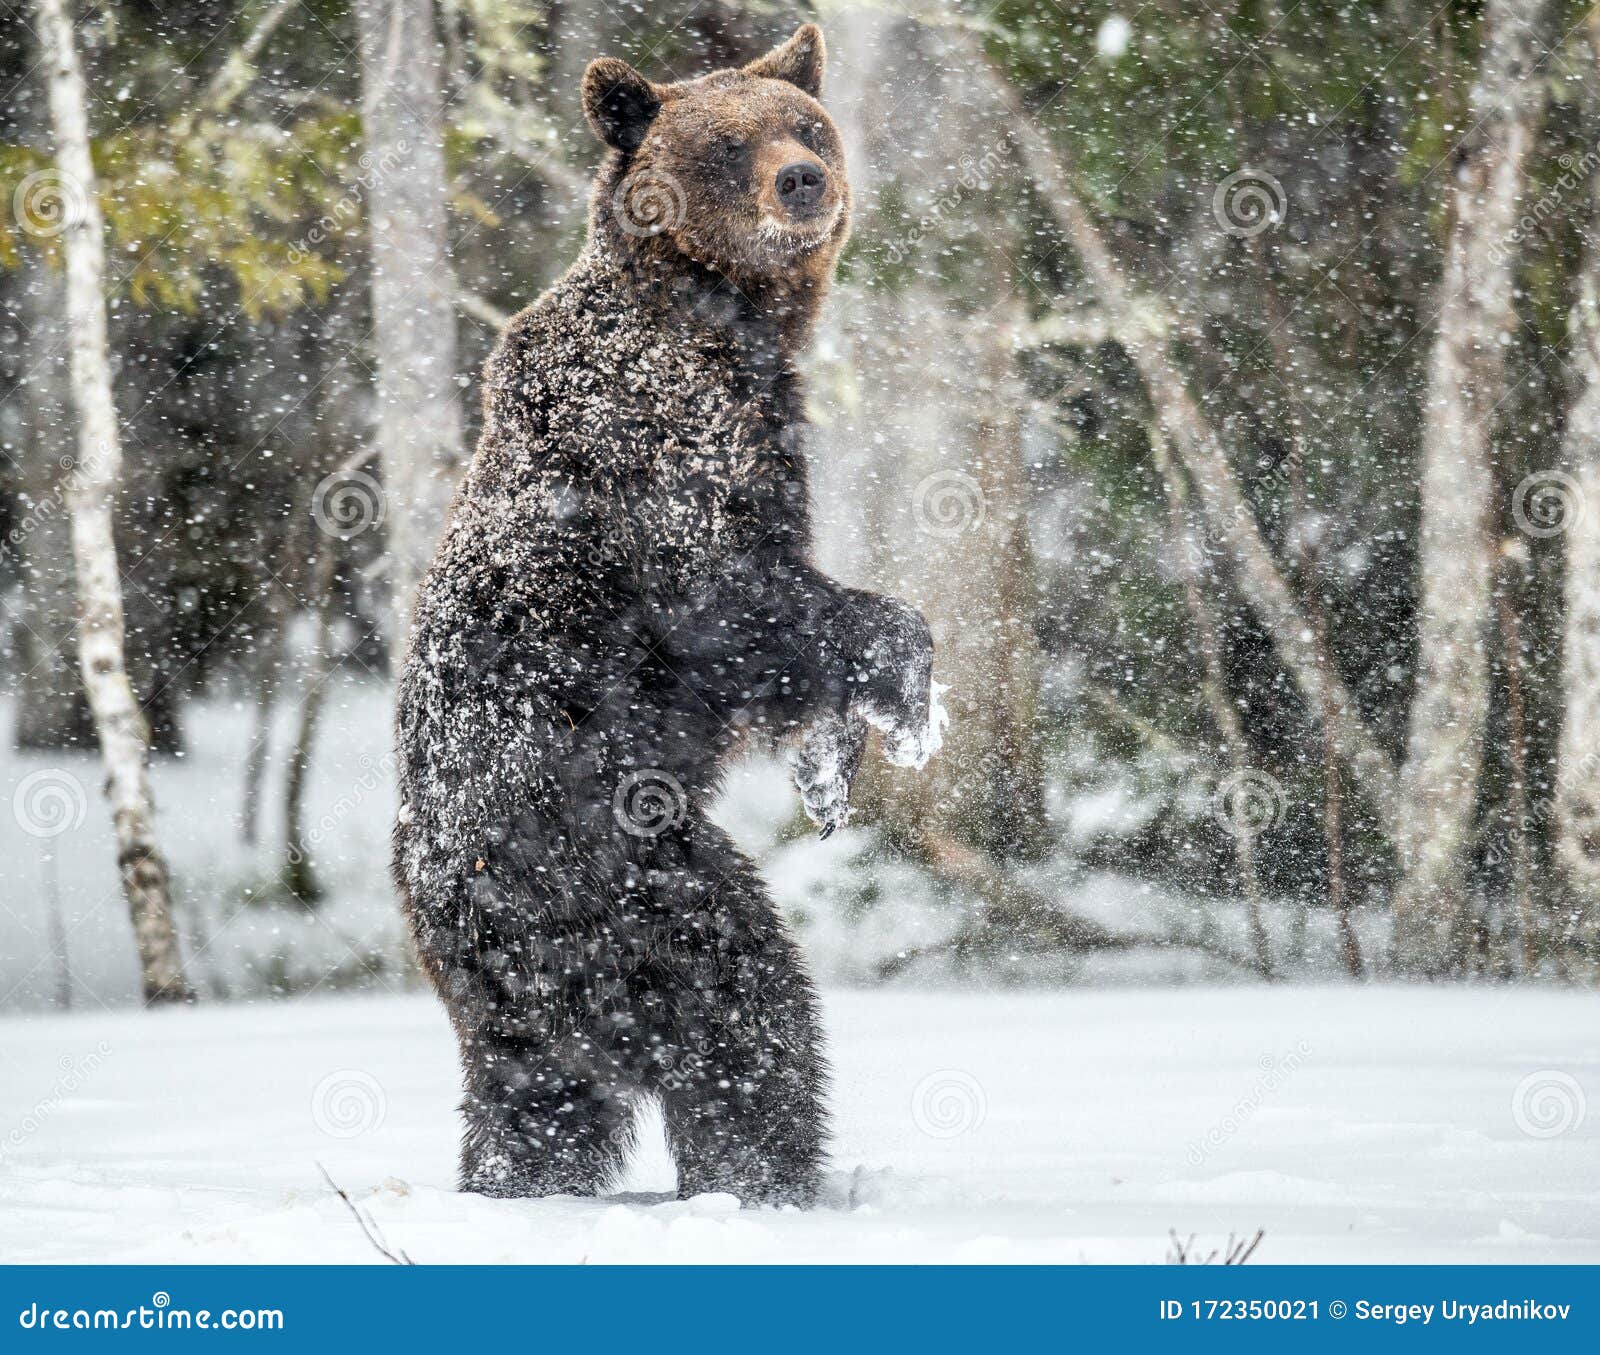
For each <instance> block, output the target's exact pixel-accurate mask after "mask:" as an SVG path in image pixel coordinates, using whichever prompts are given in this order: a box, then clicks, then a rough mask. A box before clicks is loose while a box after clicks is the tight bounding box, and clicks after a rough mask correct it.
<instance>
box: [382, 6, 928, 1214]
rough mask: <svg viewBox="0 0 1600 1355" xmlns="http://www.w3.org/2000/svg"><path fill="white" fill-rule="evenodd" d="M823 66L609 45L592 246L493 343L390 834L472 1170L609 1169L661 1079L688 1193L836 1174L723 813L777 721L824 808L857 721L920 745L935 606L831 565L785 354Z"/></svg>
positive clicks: (828, 821) (780, 1189)
mask: <svg viewBox="0 0 1600 1355" xmlns="http://www.w3.org/2000/svg"><path fill="white" fill-rule="evenodd" d="M821 69H822V38H821V34H820V33H819V32H818V31H817V30H816V29H815V28H812V27H810V26H807V27H806V28H802V29H801V30H800V31H799V32H798V33H797V34H796V35H795V37H794V38H792V39H791V40H790V42H789V43H787V44H785V45H784V46H783V47H781V48H778V49H777V50H776V51H775V52H773V53H771V54H770V55H769V56H768V57H766V58H763V60H762V61H761V62H758V63H755V64H754V65H753V66H751V67H747V68H745V70H743V71H722V72H717V73H715V74H712V75H709V76H706V77H704V78H702V79H699V80H692V81H686V82H682V83H679V84H674V85H654V84H651V83H650V82H649V81H647V80H645V79H644V77H643V76H641V75H639V74H638V72H636V71H633V70H632V68H631V67H628V66H625V65H624V64H623V63H621V62H614V61H600V62H596V63H595V64H594V65H593V66H591V67H590V69H589V71H588V72H587V73H586V76H585V81H584V96H585V107H586V110H587V112H588V115H589V118H590V121H591V123H592V124H593V126H594V127H595V130H596V131H597V133H598V134H599V135H601V137H602V138H603V139H604V140H605V141H606V142H607V144H608V145H609V146H610V147H611V151H610V153H609V154H608V156H607V158H606V161H605V163H604V165H603V166H602V168H601V170H600V171H599V173H598V175H597V177H596V181H595V190H594V197H593V209H592V216H591V230H590V239H589V244H588V247H587V248H586V249H585V251H584V253H583V255H582V256H581V257H580V258H579V260H578V261H577V263H575V264H574V265H573V267H572V268H571V269H570V270H569V271H568V273H567V274H566V276H565V277H563V278H562V280H561V281H560V282H559V283H557V284H556V286H555V287H553V288H552V289H551V290H550V291H549V292H547V293H546V294H545V295H544V296H543V297H541V298H540V299H539V300H538V301H537V302H535V303H534V304H533V305H532V306H530V307H529V308H528V309H527V310H525V311H523V312H522V313H521V314H520V315H518V316H517V317H516V318H515V319H514V320H513V321H512V322H511V323H510V325H508V326H507V328H506V331H505V333H504V335H503V336H502V338H501V341H500V344H499V346H498V347H497V349H496V351H495V353H494V355H493V356H492V357H491V358H490V359H489V362H488V363H487V365H486V367H485V370H484V431H483V436H482V439H481V441H480V444H479V447H478V450H477V454H476V456H475V457H474V459H473V463H472V466H471V468H470V470H469V472H468V474H467V477H466V480H465V482H464V484H463V485H462V487H461V490H460V492H459V494H458V496H457V500H456V504H455V507H454V510H453V513H452V518H451V522H450V525H449V527H448V529H447V531H446V533H445V536H444V539H443V540H442V542H441V543H440V546H439V550H438V554H437V556H436V558H435V561H434V564H433V566H432V568H431V570H430V571H429V573H428V575H427V578H426V579H425V581H424V582H423V585H422V587H421V589H420V590H419V593H418V598H417V605H416V623H415V629H414V632H413V635H412V637H411V644H410V648H409V651H408V653H407V657H406V661H405V664H404V667H403V670H402V675H401V680H400V690H399V703H398V704H399V709H398V718H397V737H398V745H399V751H400V791H401V811H400V816H399V821H398V823H397V825H396V828H395V855H394V865H395V875H396V879H397V881H398V883H399V885H400V888H401V891H402V894H403V896H404V899H405V906H406V910H407V914H408V917H409V919H410V923H411V927H412V932H413V935H414V937H415V939H416V943H417V947H418V951H419V953H420V955H421V957H422V960H423V963H424V965H425V967H426V969H427V972H428V974H429V976H430V978H431V979H432V980H433V983H434V986H435V988H436V989H437V991H438V993H439V995H440V997H441V999H442V1000H443V1002H444V1004H445V1006H446V1008H447V1010H448V1011H449V1014H450V1017H451V1021H452V1023H453V1024H454V1026H455V1030H456V1034H457V1037H458V1040H459V1043H460V1047H461V1057H462V1065H463V1071H464V1077H465V1083H466V1096H465V1100H464V1102H463V1111H464V1114H465V1117H466V1134H465V1137H464V1141H463V1145H462V1183H463V1186H464V1187H465V1188H467V1189H471V1190H477V1191H482V1192H485V1193H489V1194H498V1195H531V1194H549V1193H554V1192H594V1191H596V1190H599V1189H601V1188H603V1187H604V1185H605V1183H606V1182H607V1181H608V1180H609V1179H610V1178H611V1176H612V1174H613V1173H614V1172H615V1170H616V1168H617V1166H618V1165H619V1163H620V1161H621V1159H622V1156H623V1155H624V1153H625V1152H626V1150H627V1148H628V1146H629V1143H630V1142H631V1132H632V1131H631V1125H632V1111H633V1107H634V1104H635V1102H636V1101H637V1098H638V1097H640V1096H654V1097H656V1098H658V1099H659V1100H660V1102H661V1104H662V1108H663V1112H664V1115H665V1118H666V1122H667V1125H668V1130H669V1134H670V1137H671V1141H672V1147H673V1152H674V1156H675V1158H676V1161H677V1164H678V1173H679V1189H680V1192H681V1193H684V1194H692V1193H695V1192H697V1191H703V1190H726V1191H731V1192H733V1193H735V1194H737V1195H740V1196H741V1197H743V1198H745V1199H747V1200H751V1201H768V1202H783V1201H789V1202H795V1203H802V1204H803V1203H809V1202H811V1201H813V1200H814V1199H815V1198H816V1196H817V1191H818V1188H819V1182H820V1172H821V1166H822V1160H823V1150H824V1143H825V1138H826V1115H825V1110H824V1107H823V1101H822V1095H823V1088H824V1079H825V1062H824V1059H823V1056H822V1052H821V1039H820V1033H819V1030H818V1027H817V1017H816V1004H815V999H814V995H813V993H812V989H811V985H810V983H809V981H808V979H807V977H806V975H805V972H804V968H803V966H802V964H801V960H800V956H799V954H798V952H797V950H796V948H795V946H794V943H793V942H792V941H791V940H790V938H789V936H788V934H787V932H786V930H785V928H784V926H783V923H782V921H781V919H780V918H779V916H778V914H777V912H776V910H775V909H774V907H773V905H772V902H771V900H770V899H769V898H768V897H767V894H766V891H765V889H764V887H763V885H762V883H761V880H760V878H759V876H758V875H757V873H756V871H755V868H754V866H753V865H752V864H751V863H750V862H749V861H747V860H746V859H745V858H744V857H743V856H741V855H740V854H739V852H738V851H737V850H736V849H735V848H734V846H733V844H732V843H731V842H730V841H729V840H728V838H727V836H726V835H725V834H724V833H723V832H722V831H721V830H720V829H719V828H718V827H717V826H716V825H715V824H713V823H712V822H711V820H710V819H709V818H708V817H707V816H706V812H705V806H706V804H707V802H708V801H709V799H710V798H711V797H712V795H713V794H714V793H715V790H716V787H717V785H718V781H719V777H720V775H721V771H722V768H723V766H724V764H725V763H726V761H727V760H728V759H729V758H730V757H731V756H733V755H735V753H736V752H737V751H738V750H739V748H740V747H741V746H742V745H743V744H744V743H746V742H747V741H748V740H749V739H751V738H759V739H763V740H777V739H788V738H792V739H794V740H796V741H797V742H798V743H799V750H798V753H797V756H796V759H795V770H796V781H797V784H798V785H799V788H800V790H801V794H802V799H803V802H804V803H805V805H806V808H807V810H808V812H810V813H811V814H812V816H813V817H814V818H815V819H817V821H818V822H819V823H820V824H822V825H823V827H824V830H825V831H831V829H832V828H833V827H834V826H836V825H837V824H838V823H840V822H842V821H843V819H844V817H845V814H846V812H847V810H848V796H849V783H850V778H851V776H852V775H853V774H854V772H855V769H856V767H857V765H858V764H859V761H860V757H861V751H862V748H863V746H864V743H865V737H866V727H867V724H868V723H871V724H874V725H877V726H878V727H879V728H881V729H882V730H883V731H884V732H885V735H886V738H887V751H888V753H889V755H890V756H891V757H893V758H895V759H897V760H899V761H903V762H917V761H918V760H920V759H921V758H923V757H925V756H926V755H927V753H928V751H929V750H930V748H931V747H932V746H933V744H935V743H936V741H937V738H936V736H937V728H936V725H935V722H934V720H933V718H932V708H931V705H930V699H931V693H930V666H931V653H932V650H931V643H930V641H929V637H928V630H927V626H926V624H925V623H924V622H923V620H922V618H921V617H920V616H919V615H918V614H917V613H916V612H915V611H913V610H912V609H911V608H909V607H907V606H905V605H904V604H902V603H899V602H896V601H894V600H893V599H890V598H884V597H879V596H876V595H873V594H869V593H863V592H860V591H858V590H854V589H848V588H844V587H842V586H841V585H839V584H837V583H835V582H834V581H833V580H831V579H829V578H827V577H826V576H825V575H823V574H821V573H820V572H819V571H818V570H817V569H816V568H815V567H814V565H812V563H811V560H810V550H811V546H810V534H811V533H810V516H809V506H808V503H807V492H806V466H805V454H804V432H805V421H804V414H803V392H802V389H801V385H800V381H799V377H798V375H797V373H796V370H795V366H794V357H795V355H796V353H797V352H798V351H799V349H800V347H801V346H802V345H803V344H804V342H805V340H806V337H807V335H808V334H809V332H810V329H811V326H812V324H813V322H814V320H815V318H816V314H817V307H818V306H819V304H820V303H821V300H822V297H823V294H824V291H825V289H826V286H827V282H828V279H829V277H830V276H831V273H832V269H833V265H834V261H835V259H836V258H837V255H838V251H839V249H840V247H841V246H842V244H843V242H844V239H845V236H846V233H847V231H848V229H849V190H848V187H847V185H846V179H845V172H844V162H843V155H842V151H841V149H840V145H839V138H838V133H837V131H836V130H835V129H834V127H833V124H832V122H831V121H830V120H829V119H828V116H827V114H826V113H825V112H824V111H823V110H822V107H821V105H820V104H819V103H818V102H817V100H816V97H815V95H816V94H817V93H818V92H820V82H821ZM788 169H793V170H794V172H793V173H788V174H786V173H785V171H786V170H788ZM786 193H787V194H788V196H787V197H786V196H785V194H786Z"/></svg>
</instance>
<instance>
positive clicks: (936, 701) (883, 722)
mask: <svg viewBox="0 0 1600 1355" xmlns="http://www.w3.org/2000/svg"><path fill="white" fill-rule="evenodd" d="M949 690H950V688H949V687H947V686H946V685H945V684H944V683H942V682H934V681H932V680H931V679H930V680H929V682H928V692H927V695H926V696H925V697H924V698H923V699H922V700H921V701H919V702H915V703H913V705H912V709H913V711H915V712H918V713H915V714H912V715H911V716H909V717H901V718H898V719H897V718H893V717H891V718H887V719H882V718H877V717H875V716H874V714H873V713H871V712H868V713H867V719H868V720H870V721H871V722H872V724H873V725H874V726H875V727H876V728H878V729H880V730H882V731H883V755H884V757H886V758H887V759H888V760H889V761H890V762H891V763H892V764H893V765H894V766H896V767H911V768H913V769H914V770H916V771H919V772H920V771H921V770H922V769H923V768H924V767H926V766H927V765H928V759H929V758H931V757H932V756H933V755H934V754H935V753H937V752H938V751H939V749H940V748H942V747H943V746H944V731H945V730H946V729H947V728H948V727H949V725H950V712H949V711H947V710H946V709H945V708H944V702H943V701H942V700H941V699H940V698H942V697H943V696H944V694H945V693H946V692H947V691H949ZM921 712H926V713H925V714H923V713H921Z"/></svg>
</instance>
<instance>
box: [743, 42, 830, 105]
mask: <svg viewBox="0 0 1600 1355" xmlns="http://www.w3.org/2000/svg"><path fill="white" fill-rule="evenodd" d="M826 60H827V49H826V48H825V47H824V45H823V42H822V30H821V29H820V28H818V27H817V26H816V24H801V25H800V27H799V28H797V29H795V31H794V36H793V37H792V38H790V39H789V41H788V42H786V43H784V44H783V46H782V47H774V48H773V49H772V50H771V51H770V52H768V53H767V54H766V55H765V56H764V57H761V58H759V59H758V60H755V61H752V62H751V63H750V64H749V65H748V66H746V67H745V68H744V73H745V74H746V75H754V76H759V77H760V78H761V79H763V80H787V81H788V82H789V83H790V84H791V85H794V86H796V87H797V88H799V89H803V90H804V91H805V92H806V93H807V94H809V95H810V96H811V97H812V98H813V99H816V98H820V97H821V96H822V67H823V64H824V62H825V61H826Z"/></svg>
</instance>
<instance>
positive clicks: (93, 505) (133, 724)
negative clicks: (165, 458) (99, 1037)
mask: <svg viewBox="0 0 1600 1355" xmlns="http://www.w3.org/2000/svg"><path fill="white" fill-rule="evenodd" d="M36 4H37V9H38V15H39V30H40V37H41V40H42V42H43V44H44V61H45V71H46V77H47V79H48V81H49V88H50V116H51V121H52V123H53V125H54V128H55V140H56V163H57V166H58V168H59V170H60V173H61V175H62V178H63V183H64V186H65V188H66V190H67V194H68V197H67V201H68V204H69V205H68V224H67V228H66V232H65V244H66V260H67V316H68V322H69V324H70V325H71V335H72V401H73V405H74V407H75V409H76V411H77V416H78V462H77V465H76V466H75V467H74V468H73V470H72V473H71V476H70V479H69V486H68V503H69V505H70V507H71V511H72V551H73V559H74V562H75V564H76V567H77V578H78V598H79V607H80V612H81V619H82V624H81V627H80V629H79V632H78V658H79V664H80V666H81V668H82V671H83V681H84V686H85V688H86V689H87V690H88V694H89V706H90V709H91V710H92V711H93V713H94V722H95V729H96V731H97V732H98V734H99V738H100V753H101V757H102V758H103V760H104V762H105V769H106V793H107V795H108V797H109V799H110V801H111V810H112V819H113V822H114V824H115V828H116V835H117V864H118V866H119V868H120V870H121V873H122V888H123V892H124V894H125V895H126V896H127V900H128V908H129V912H130V913H131V915H132V918H133V932H134V938H135V940H136V941H137V943H138V948H139V963H140V969H141V973H142V977H143V985H144V996H145V1000H146V1001H147V1002H162V1001H179V1000H190V999H192V998H193V996H194V994H193V991H192V990H191V989H190V987H189V984H188V982H187V980H186V979H185V978H184V976H183V967H182V963H181V961H180V959H179V956H178V938H177V933H176V930H175V929H174V927H173V924H172V904H171V893H170V887H169V880H168V875H167V864H166V861H165V859H164V858H163V857H162V855H161V852H160V849H159V848H158V847H157V845H156V838H155V809H154V805H153V804H152V802H151V797H150V778H149V766H148V763H149V753H150V749H149V729H148V727H147V725H146V724H145V721H144V716H143V715H142V714H141V712H140V710H139V706H138V703H137V701H136V700H135V699H134V694H133V687H132V685H131V683H130V682H129V680H128V671H127V666H126V660H125V655H124V651H123V613H122V591H121V587H122V586H121V576H120V573H119V571H118V567H117V548H116V541H115V539H114V537H113V535H112V519H111V509H112V497H113V492H114V491H115V489H116V485H117V480H118V478H119V476H120V474H121V468H122V444H121V440H120V430H119V428H118V425H117V412H116V405H115V402H114V397H113V394H112V388H111V368H110V363H109V360H108V356H107V340H106V312H105V299H104V296H105V241H104V232H105V225H104V221H103V220H102V218H101V215H100V204H99V201H98V199H97V198H96V196H95V194H96V184H95V177H94V166H93V164H92V163H91V161H90V159H89V124H88V106H87V103H86V101H85V94H84V85H83V73H82V70H81V69H80V67H79V64H78V53H77V48H76V45H75V43H74V39H73V32H72V23H71V21H70V20H69V19H68V17H67V14H66V10H65V8H64V0H36Z"/></svg>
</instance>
